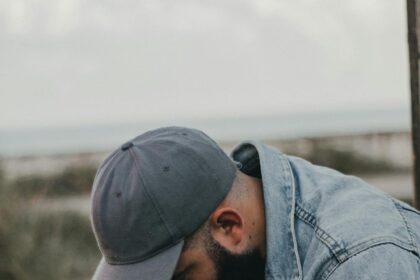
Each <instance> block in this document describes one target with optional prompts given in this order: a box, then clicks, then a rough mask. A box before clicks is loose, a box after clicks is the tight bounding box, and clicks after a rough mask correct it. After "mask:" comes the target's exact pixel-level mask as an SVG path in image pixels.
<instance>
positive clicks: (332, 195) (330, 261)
mask: <svg viewBox="0 0 420 280" xmlns="http://www.w3.org/2000/svg"><path fill="white" fill-rule="evenodd" d="M240 147H242V148H243V147H246V149H256V150H257V151H258V156H259V163H260V169H261V175H262V182H263V190H264V200H265V215H266V234H267V264H266V277H265V278H266V279H270V280H274V279H276V280H286V279H304V280H309V279H317V280H318V279H319V280H327V279H328V280H338V279H366V280H367V279H373V280H376V279H378V280H379V279H381V280H387V279H401V280H420V257H419V253H420V247H419V246H420V212H418V211H417V210H415V209H414V208H412V207H410V206H408V205H407V204H405V203H403V202H401V201H398V200H396V199H393V198H391V197H390V196H389V195H387V194H384V193H382V192H381V191H379V190H377V189H376V188H374V187H372V186H370V185H369V184H367V183H366V182H364V181H362V180H361V179H359V178H357V177H354V176H346V175H343V174H341V173H339V172H337V171H335V170H332V169H329V168H326V167H321V166H316V165H313V164H311V163H309V162H307V161H305V160H303V159H300V158H297V157H292V156H287V155H284V154H282V153H280V152H279V151H277V150H276V149H274V148H271V147H268V146H265V145H263V144H260V143H258V142H246V143H243V144H242V145H241V146H239V147H238V148H236V149H235V151H238V150H239V148H240ZM235 151H234V152H233V154H232V156H233V157H234V158H235ZM395 187H398V186H395Z"/></svg>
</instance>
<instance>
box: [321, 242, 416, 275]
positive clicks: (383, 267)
mask: <svg viewBox="0 0 420 280" xmlns="http://www.w3.org/2000/svg"><path fill="white" fill-rule="evenodd" d="M322 279H324V278H322ZM326 279H328V280H353V279H357V280H396V279H405V280H419V279H420V258H419V256H418V255H416V254H415V253H413V252H410V251H408V250H405V249H403V248H400V247H398V246H396V245H393V244H390V243H387V244H383V245H378V246H375V247H371V248H368V249H367V250H365V251H362V252H360V253H358V254H356V255H354V256H352V257H350V258H349V259H348V260H346V261H345V262H343V263H341V264H339V265H338V266H337V268H336V269H335V270H334V271H333V272H332V273H331V274H330V275H329V277H327V278H326Z"/></svg>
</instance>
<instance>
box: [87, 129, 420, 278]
mask: <svg viewBox="0 0 420 280" xmlns="http://www.w3.org/2000/svg"><path fill="white" fill-rule="evenodd" d="M92 224H93V228H94V232H95V236H96V238H97V241H98V244H99V247H100V249H101V252H102V254H103V259H102V261H101V262H100V264H99V266H98V268H97V270H96V272H95V275H94V279H130V280H132V279H133V280H134V279H141V280H152V279H153V280H170V279H174V280H183V279H186V280H195V279H199V280H207V279H208V280H211V279H230V280H235V279H242V280H243V279H279V280H280V279H322V280H326V279H328V280H338V279H382V280H383V279H404V280H418V279H420V255H419V253H420V247H419V246H420V213H419V212H418V211H416V210H415V209H413V208H411V207H410V206H408V205H406V204H405V203H403V202H400V201H398V200H396V199H393V198H391V197H389V196H388V195H386V194H384V193H382V192H380V191H378V190H376V189H375V188H373V187H371V186H369V185H368V184H366V183H365V182H363V181H362V180H360V179H358V178H356V177H353V176H346V175H343V174H341V173H339V172H337V171H334V170H332V169H329V168H325V167H320V166H316V165H312V164H311V163H309V162H307V161H305V160H303V159H300V158H297V157H291V156H287V155H284V154H282V153H280V152H279V151H277V150H275V149H273V148H270V147H267V146H265V145H263V144H260V143H257V142H247V143H243V144H241V145H239V146H238V147H237V148H236V149H235V150H234V151H233V152H232V155H231V158H229V157H228V156H226V155H225V154H224V152H223V151H222V150H221V148H220V147H219V146H218V145H217V144H216V143H215V142H214V141H213V140H212V139H210V138H209V137H208V136H206V135H205V134H204V133H202V132H200V131H198V130H194V129H188V128H179V127H168V128H161V129H157V130H153V131H149V132H147V133H145V134H142V135H140V136H138V137H136V138H134V139H133V140H131V141H130V142H127V143H126V144H124V145H123V146H122V147H121V148H119V149H117V150H116V151H115V152H114V153H113V154H111V155H110V156H109V157H108V158H107V159H106V160H105V161H104V163H103V164H102V165H101V167H100V168H99V170H98V173H97V175H96V178H95V181H94V188H93V191H92Z"/></svg>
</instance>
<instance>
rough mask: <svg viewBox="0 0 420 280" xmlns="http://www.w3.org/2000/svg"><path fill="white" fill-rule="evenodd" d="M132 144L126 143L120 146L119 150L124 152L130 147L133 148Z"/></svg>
mask: <svg viewBox="0 0 420 280" xmlns="http://www.w3.org/2000/svg"><path fill="white" fill-rule="evenodd" d="M133 145H134V144H133V143H132V142H127V143H125V144H124V145H122V146H121V150H123V151H126V150H128V149H130V148H131V147H133Z"/></svg>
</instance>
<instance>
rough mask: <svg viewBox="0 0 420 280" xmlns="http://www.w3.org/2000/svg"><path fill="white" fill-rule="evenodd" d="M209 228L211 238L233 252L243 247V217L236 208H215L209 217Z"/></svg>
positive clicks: (239, 250) (237, 251)
mask: <svg viewBox="0 0 420 280" xmlns="http://www.w3.org/2000/svg"><path fill="white" fill-rule="evenodd" d="M210 228H211V234H212V236H213V238H214V239H215V240H216V241H217V242H219V244H220V245H222V246H223V247H225V248H226V249H228V250H230V251H232V252H233V253H235V252H236V253H239V252H241V251H242V250H243V248H244V247H245V244H244V241H245V238H244V236H245V231H244V219H243V217H242V215H241V214H240V213H239V211H238V210H236V209H234V208H232V207H222V208H219V209H217V210H216V211H214V213H213V214H212V215H211V217H210Z"/></svg>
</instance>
